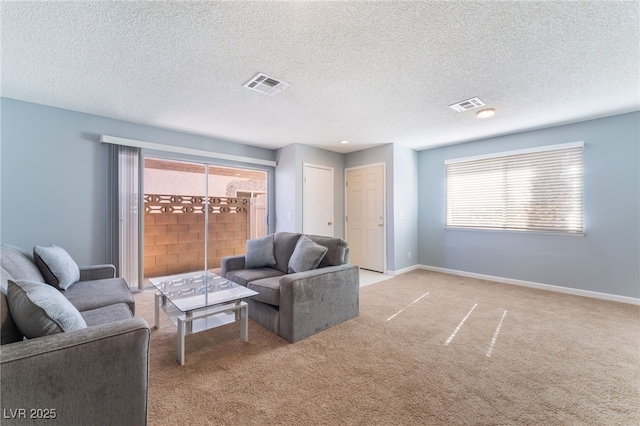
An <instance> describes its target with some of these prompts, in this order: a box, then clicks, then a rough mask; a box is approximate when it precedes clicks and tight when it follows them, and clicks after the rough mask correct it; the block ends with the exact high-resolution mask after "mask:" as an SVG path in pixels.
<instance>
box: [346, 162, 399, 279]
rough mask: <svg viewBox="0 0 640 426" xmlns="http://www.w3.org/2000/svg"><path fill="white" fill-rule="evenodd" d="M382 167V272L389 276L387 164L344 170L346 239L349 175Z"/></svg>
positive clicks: (366, 165) (374, 164)
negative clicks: (357, 171)
mask: <svg viewBox="0 0 640 426" xmlns="http://www.w3.org/2000/svg"><path fill="white" fill-rule="evenodd" d="M377 166H382V205H383V208H382V211H383V215H384V217H383V223H384V226H383V228H382V259H383V265H382V270H383V273H384V274H385V275H387V272H388V271H387V218H388V217H389V215H388V212H387V163H386V162H384V161H382V162H379V163H371V164H363V165H361V166H354V167H346V168H345V169H344V212H345V214H344V239H345V240H347V241H348V226H347V210H348V209H347V203H348V201H349V200H348V199H347V196H348V191H347V185H348V181H347V173H348V172H349V171H352V170H358V169H368V168H371V167H377Z"/></svg>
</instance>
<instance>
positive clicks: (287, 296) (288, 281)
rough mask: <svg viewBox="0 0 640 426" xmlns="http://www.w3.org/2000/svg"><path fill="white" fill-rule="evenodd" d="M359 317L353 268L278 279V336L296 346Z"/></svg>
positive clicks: (329, 268) (357, 278)
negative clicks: (328, 329)
mask: <svg viewBox="0 0 640 426" xmlns="http://www.w3.org/2000/svg"><path fill="white" fill-rule="evenodd" d="M359 313H360V275H359V268H358V266H356V265H351V264H344V265H337V266H327V267H324V268H319V269H314V270H311V271H305V272H298V273H294V274H288V275H284V276H283V277H282V278H280V336H281V337H283V338H285V339H286V340H288V341H289V342H292V343H293V342H297V341H298V340H300V339H303V338H305V337H307V336H311V335H313V334H315V333H317V332H319V331H322V330H324V329H327V328H329V327H332V326H334V325H336V324H339V323H341V322H343V321H346V320H348V319H351V318H355V317H357V316H358V315H359Z"/></svg>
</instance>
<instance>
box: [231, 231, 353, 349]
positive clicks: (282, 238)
mask: <svg viewBox="0 0 640 426" xmlns="http://www.w3.org/2000/svg"><path fill="white" fill-rule="evenodd" d="M301 236H302V234H298V233H289V232H278V233H276V234H274V235H273V254H274V258H275V265H273V266H270V267H259V268H250V269H247V268H245V259H246V257H245V255H240V256H229V257H224V258H223V259H222V262H221V275H222V276H223V277H225V278H227V279H229V280H231V281H234V282H236V283H238V284H241V285H243V286H246V287H248V288H250V289H252V290H254V291H257V292H258V295H256V296H253V297H251V298H250V299H248V300H247V302H248V303H249V317H250V318H252V319H253V320H255V321H257V322H258V323H260V324H261V325H263V326H264V327H266V328H267V329H269V330H271V331H273V332H274V333H276V334H278V335H279V336H281V337H282V338H284V339H286V340H287V341H289V342H292V343H293V342H296V341H298V340H300V339H304V338H305V337H308V336H311V335H313V334H315V333H318V332H319V331H322V330H325V329H327V328H329V327H332V326H334V325H336V324H339V323H341V322H343V321H346V320H348V319H351V318H354V317H357V316H358V315H359V309H360V305H359V301H360V279H359V268H358V266H356V265H352V264H349V263H348V260H349V249H348V246H347V243H346V241H344V240H341V239H339V238H332V237H323V236H316V235H308V236H307V237H309V238H310V239H311V240H312V241H313V242H314V243H316V244H319V245H321V246H323V247H326V248H327V251H326V254H325V255H324V257H323V258H322V260H321V262H320V264H319V265H318V266H317V267H316V268H315V269H311V270H306V271H303V272H294V273H290V272H289V260H290V259H291V257H292V254H293V253H294V250H295V248H296V244H297V242H298V240H299V239H300V238H301Z"/></svg>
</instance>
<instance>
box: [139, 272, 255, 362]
mask: <svg viewBox="0 0 640 426" xmlns="http://www.w3.org/2000/svg"><path fill="white" fill-rule="evenodd" d="M149 281H150V282H151V284H153V286H154V287H155V288H156V289H157V290H158V291H159V293H156V295H155V326H156V329H159V328H160V309H162V310H163V311H164V312H165V313H166V314H167V316H168V317H169V318H171V320H172V321H173V323H174V324H175V325H176V326H177V327H178V343H177V358H178V363H179V364H180V365H184V361H185V336H187V335H189V334H194V333H199V332H201V331H205V330H209V329H211V328H214V327H220V326H222V325H225V324H230V323H233V322H235V321H240V338H241V339H242V340H243V341H245V342H246V341H247V340H248V330H249V323H248V317H249V306H248V305H247V303H246V302H243V301H242V299H244V298H246V297H251V296H255V295H256V294H258V293H257V292H255V291H253V290H250V289H248V288H246V287H243V286H241V285H239V284H236V283H234V282H233V281H229V280H227V279H225V278H222V277H221V276H219V275H216V274H214V273H212V272H205V271H200V272H190V273H186V274H179V275H171V276H167V277H157V278H149Z"/></svg>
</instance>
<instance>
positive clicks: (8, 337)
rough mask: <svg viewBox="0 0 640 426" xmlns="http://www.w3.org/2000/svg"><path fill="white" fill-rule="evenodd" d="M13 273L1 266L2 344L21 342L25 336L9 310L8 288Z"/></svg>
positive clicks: (0, 334)
mask: <svg viewBox="0 0 640 426" xmlns="http://www.w3.org/2000/svg"><path fill="white" fill-rule="evenodd" d="M11 278H12V277H11V275H9V273H8V272H7V270H6V269H4V267H0V344H2V345H5V344H7V343H14V342H19V341H21V340H22V339H23V338H24V335H23V334H22V333H20V330H18V327H17V326H16V323H15V322H14V321H13V318H11V312H9V301H8V300H7V288H8V286H9V280H10V279H11Z"/></svg>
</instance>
